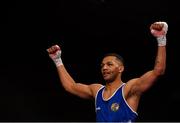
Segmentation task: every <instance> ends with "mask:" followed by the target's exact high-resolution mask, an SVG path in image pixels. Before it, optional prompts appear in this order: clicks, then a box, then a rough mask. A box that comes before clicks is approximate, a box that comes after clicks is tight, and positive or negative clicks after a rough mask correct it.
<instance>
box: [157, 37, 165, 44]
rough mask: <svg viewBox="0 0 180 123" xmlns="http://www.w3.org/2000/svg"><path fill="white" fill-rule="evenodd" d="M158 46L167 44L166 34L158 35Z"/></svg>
mask: <svg viewBox="0 0 180 123" xmlns="http://www.w3.org/2000/svg"><path fill="white" fill-rule="evenodd" d="M156 39H157V42H158V46H166V35H163V36H160V37H157V38H156Z"/></svg>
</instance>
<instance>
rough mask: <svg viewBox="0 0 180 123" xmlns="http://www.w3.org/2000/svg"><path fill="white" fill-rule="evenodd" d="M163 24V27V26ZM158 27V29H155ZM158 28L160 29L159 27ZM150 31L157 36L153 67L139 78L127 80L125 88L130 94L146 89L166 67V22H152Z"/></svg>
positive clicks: (139, 92)
mask: <svg viewBox="0 0 180 123" xmlns="http://www.w3.org/2000/svg"><path fill="white" fill-rule="evenodd" d="M163 24H165V25H164V27H163ZM157 28H158V29H157ZM159 28H160V29H159ZM150 29H151V33H152V35H153V36H155V37H156V38H157V42H158V49H157V55H156V59H155V64H154V68H153V69H152V70H150V71H148V72H146V73H145V74H143V75H142V76H140V77H139V78H136V79H133V80H131V81H129V82H128V84H127V87H126V88H127V90H128V93H129V92H130V93H129V94H130V95H133V94H141V93H143V92H145V91H146V90H148V89H149V88H150V87H151V86H152V85H153V84H154V82H155V81H156V80H157V78H158V77H160V76H161V75H163V74H164V72H165V69H166V33H167V25H166V23H164V22H163V23H159V22H158V23H157V22H156V23H154V24H152V25H151V27H150Z"/></svg>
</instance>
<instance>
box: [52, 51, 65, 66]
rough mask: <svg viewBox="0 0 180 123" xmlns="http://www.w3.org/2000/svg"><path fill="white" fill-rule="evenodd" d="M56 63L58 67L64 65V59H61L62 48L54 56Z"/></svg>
mask: <svg viewBox="0 0 180 123" xmlns="http://www.w3.org/2000/svg"><path fill="white" fill-rule="evenodd" d="M52 59H53V61H54V63H55V64H56V67H58V66H60V65H63V63H62V59H61V50H58V51H57V52H56V54H55V55H54V56H53V57H52Z"/></svg>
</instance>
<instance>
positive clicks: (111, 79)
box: [104, 74, 116, 83]
mask: <svg viewBox="0 0 180 123" xmlns="http://www.w3.org/2000/svg"><path fill="white" fill-rule="evenodd" d="M115 79H116V75H114V74H110V75H107V76H105V77H104V80H105V82H106V83H112V82H114V81H115Z"/></svg>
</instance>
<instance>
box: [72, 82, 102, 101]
mask: <svg viewBox="0 0 180 123" xmlns="http://www.w3.org/2000/svg"><path fill="white" fill-rule="evenodd" d="M99 87H100V85H99V84H91V85H86V84H82V83H76V84H75V85H74V86H73V87H72V94H74V95H76V96H79V97H81V98H84V99H92V98H94V97H95V93H96V91H97V89H98V88H99Z"/></svg>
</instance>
